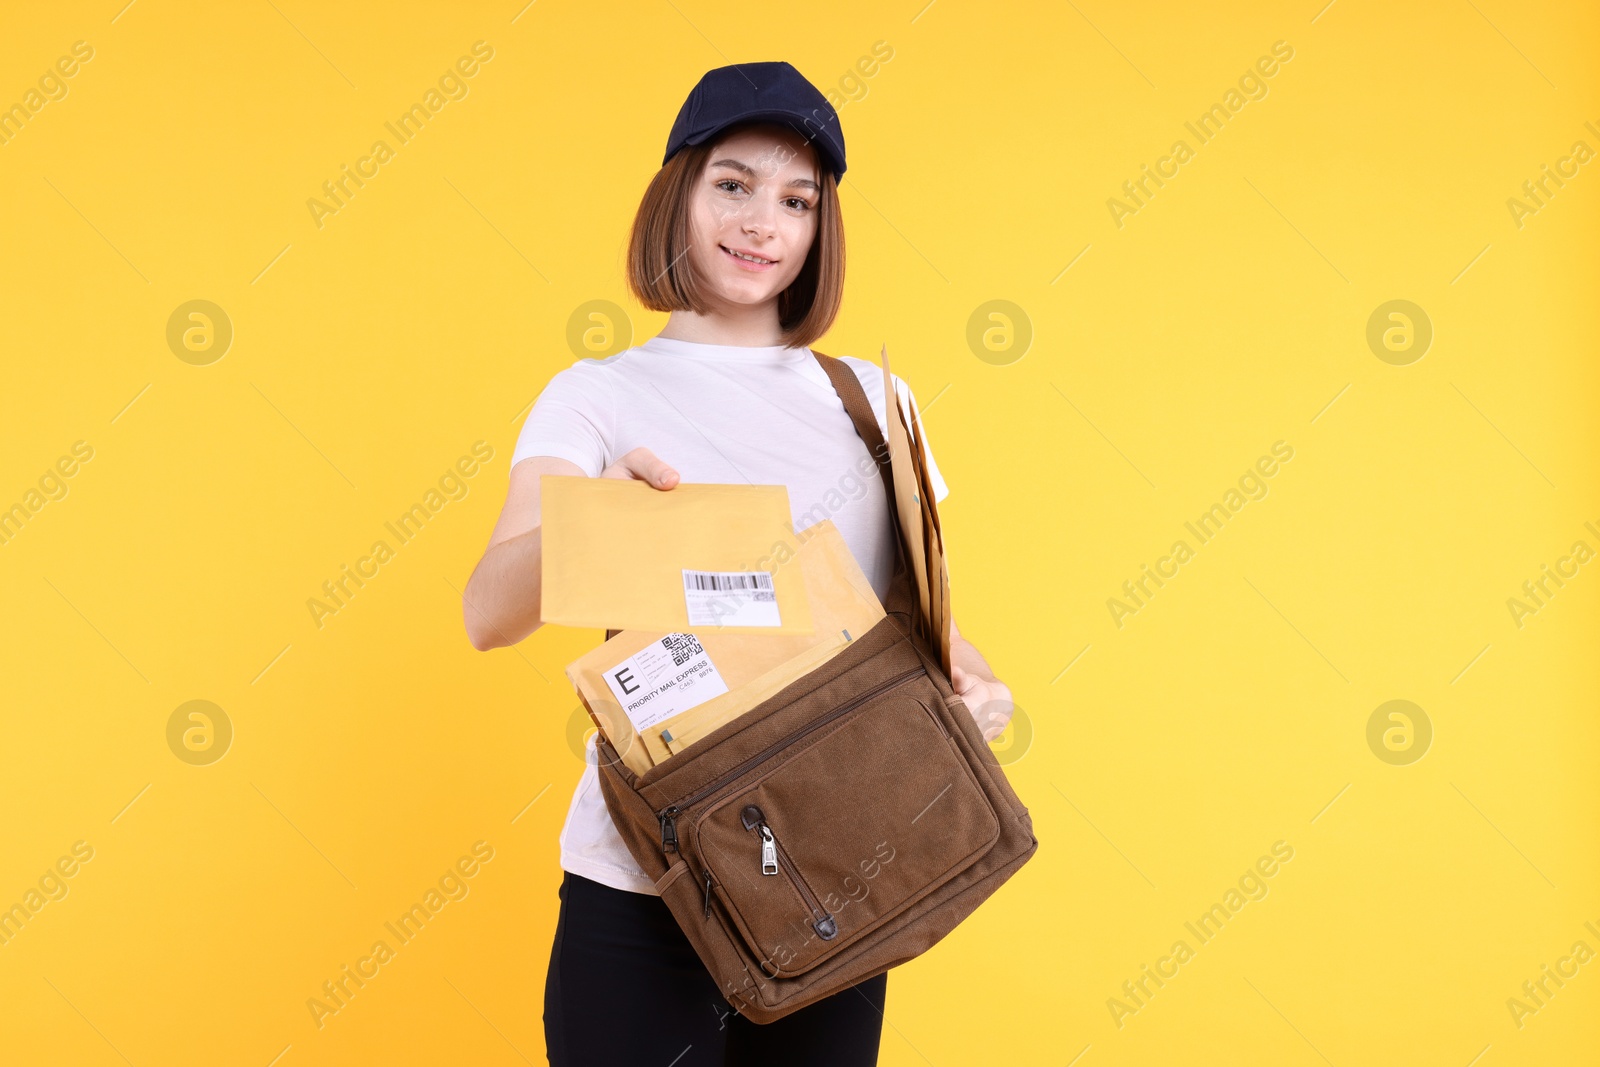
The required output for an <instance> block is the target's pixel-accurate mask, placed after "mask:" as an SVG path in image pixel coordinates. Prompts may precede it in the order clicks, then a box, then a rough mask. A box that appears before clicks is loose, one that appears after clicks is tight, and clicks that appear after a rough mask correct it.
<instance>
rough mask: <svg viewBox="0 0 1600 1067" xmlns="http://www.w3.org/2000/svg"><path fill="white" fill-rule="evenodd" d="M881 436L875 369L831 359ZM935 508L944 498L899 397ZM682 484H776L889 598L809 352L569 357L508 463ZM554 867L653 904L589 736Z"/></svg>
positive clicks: (689, 350)
mask: <svg viewBox="0 0 1600 1067" xmlns="http://www.w3.org/2000/svg"><path fill="white" fill-rule="evenodd" d="M842 358H843V360H844V362H845V364H846V366H848V367H849V368H850V369H851V370H852V371H854V372H855V374H856V377H857V378H858V379H859V380H860V381H861V384H862V387H863V389H864V391H865V392H866V394H867V399H868V400H869V401H871V404H872V409H873V413H874V414H876V415H877V417H878V426H879V428H880V429H881V430H883V432H884V433H885V434H887V432H888V424H887V422H886V421H885V415H886V412H887V408H886V407H885V405H884V395H883V367H882V366H881V364H877V363H872V362H869V361H867V360H864V359H857V358H855V357H854V356H844V357H842ZM895 390H896V392H897V393H898V394H901V396H900V398H899V399H900V403H901V407H902V410H907V411H909V412H910V414H911V416H912V418H914V419H916V421H917V423H918V427H919V432H920V433H921V436H922V441H923V446H924V449H925V450H926V452H927V456H928V474H929V480H930V481H931V482H932V483H933V490H934V500H935V501H941V500H943V499H944V498H945V496H946V495H947V494H948V490H947V489H946V487H945V484H944V478H943V477H942V476H941V475H940V473H939V467H938V465H937V463H935V461H934V458H933V448H932V445H931V444H930V443H929V442H928V438H927V434H926V431H925V430H924V429H922V428H921V413H920V411H919V409H918V408H917V405H916V398H915V397H914V396H913V395H912V394H911V390H910V387H909V386H907V385H906V384H905V383H904V382H902V381H901V380H900V378H899V376H898V375H896V376H895ZM641 445H642V446H644V447H646V448H649V449H650V450H651V451H652V452H654V453H655V454H656V455H657V456H658V457H660V458H661V459H662V460H664V461H665V462H666V463H667V464H668V465H669V466H671V467H672V468H673V469H675V470H676V471H677V472H678V477H679V481H680V482H724V483H734V484H753V485H785V486H787V487H788V490H789V506H790V511H791V514H792V517H793V520H794V529H795V531H796V532H798V531H801V530H804V529H806V528H807V527H809V526H812V525H814V524H815V523H818V522H820V521H822V520H823V519H832V520H833V523H834V525H835V526H837V527H838V528H839V532H840V534H841V535H843V537H844V540H845V543H846V544H847V545H849V547H850V551H851V554H852V555H854V556H855V558H856V562H857V563H858V564H860V565H861V570H862V572H863V573H864V574H865V575H866V576H867V579H868V580H869V581H870V582H871V583H872V587H873V589H874V590H875V591H876V592H877V594H878V599H879V600H884V599H886V598H887V597H888V593H889V581H890V578H891V576H892V575H893V571H894V555H893V547H894V543H893V541H891V540H890V538H891V536H892V531H891V527H890V525H889V508H888V501H887V499H886V497H885V495H884V489H883V483H882V480H881V478H880V477H879V475H878V470H877V464H876V463H875V462H874V460H873V459H872V456H871V454H870V453H869V452H868V451H867V446H866V444H865V443H864V442H863V441H862V440H861V438H860V436H858V435H857V433H856V431H855V425H854V424H853V423H852V422H851V421H850V416H849V414H848V413H847V412H846V411H845V409H844V405H843V403H842V402H841V401H840V399H839V395H838V393H836V392H835V391H834V388H833V383H832V382H831V381H829V379H828V375H827V373H826V372H825V371H824V370H823V369H822V368H821V366H819V365H818V364H817V361H816V359H815V358H814V357H813V356H812V355H811V351H810V349H806V348H784V347H782V346H773V347H766V348H742V347H737V346H732V345H705V344H696V343H692V342H689V341H676V340H670V339H668V338H663V337H653V338H651V339H650V340H648V341H646V342H644V343H643V344H641V345H639V346H638V347H637V348H630V349H628V350H626V351H624V352H620V353H618V354H617V355H615V356H611V357H608V358H606V359H580V360H578V361H577V362H575V363H573V364H572V366H570V367H568V368H566V369H565V370H561V371H558V372H557V373H556V374H555V375H554V376H553V377H552V378H551V379H550V382H549V384H548V385H546V386H545V388H544V391H543V392H542V393H540V394H539V399H538V400H537V401H536V402H535V403H534V405H533V410H532V411H531V412H530V413H529V414H528V418H527V421H526V422H524V423H523V425H522V432H521V434H520V435H519V436H518V438H517V447H516V450H515V451H514V452H513V453H512V457H511V465H512V466H513V467H514V466H516V465H517V463H518V462H520V461H521V460H524V459H527V458H529V457H530V456H557V457H560V458H561V459H567V460H571V461H572V462H573V463H576V464H577V465H578V466H579V467H582V468H583V470H584V473H586V474H588V475H589V476H590V477H591V478H593V477H598V476H599V474H600V472H601V471H602V470H604V469H605V468H606V467H608V466H610V465H611V464H612V463H613V462H615V461H616V459H617V457H619V456H621V455H622V454H623V453H625V452H628V451H630V450H632V449H634V448H638V447H639V446H641ZM561 866H562V868H563V869H564V870H568V871H572V872H573V873H575V874H580V875H583V876H584V877H585V878H591V879H593V880H594V881H597V882H602V883H604V884H606V885H609V886H612V887H614V888H617V889H624V890H630V891H632V892H636V893H647V894H651V895H656V889H655V885H654V883H652V882H651V880H650V879H649V877H647V876H646V875H645V873H644V872H643V871H642V870H640V869H639V866H638V864H637V863H635V862H634V860H633V856H632V855H631V854H630V853H629V852H628V848H627V846H626V845H624V844H623V843H622V838H621V836H619V835H618V833H617V829H616V826H615V824H614V823H613V822H612V821H611V813H610V810H609V809H608V808H607V807H606V804H605V799H604V797H603V796H602V795H601V793H600V782H599V772H598V771H597V769H596V756H595V747H594V737H593V735H592V734H591V735H590V738H589V741H588V745H587V747H586V751H585V767H584V770H583V776H582V777H581V778H580V779H579V780H578V786H577V789H576V790H575V791H574V793H573V797H572V804H571V806H570V807H569V808H568V809H567V821H566V824H565V826H563V827H562V830H561Z"/></svg>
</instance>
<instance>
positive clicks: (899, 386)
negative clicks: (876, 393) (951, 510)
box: [894, 374, 950, 504]
mask: <svg viewBox="0 0 1600 1067" xmlns="http://www.w3.org/2000/svg"><path fill="white" fill-rule="evenodd" d="M894 384H895V391H896V392H898V393H901V394H902V397H901V401H900V403H901V408H902V409H906V408H909V409H910V411H911V417H912V421H913V422H915V424H916V427H917V435H918V436H919V437H921V438H922V451H923V452H924V453H926V455H927V457H928V481H929V482H931V483H932V484H933V502H934V503H935V504H938V503H942V502H943V501H944V498H945V497H947V496H949V495H950V489H949V487H948V486H946V485H945V484H944V475H942V474H940V473H939V463H938V461H937V460H935V459H934V458H933V442H932V441H930V440H929V439H928V427H927V426H925V425H923V422H922V409H921V408H919V407H918V406H917V397H916V394H915V393H913V392H912V391H911V386H909V385H907V384H906V383H905V382H904V381H903V380H902V379H901V378H900V376H899V375H898V374H896V375H894Z"/></svg>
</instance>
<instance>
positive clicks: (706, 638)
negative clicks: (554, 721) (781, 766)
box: [566, 519, 884, 774]
mask: <svg viewBox="0 0 1600 1067" xmlns="http://www.w3.org/2000/svg"><path fill="white" fill-rule="evenodd" d="M800 538H801V543H800V547H799V550H798V551H797V552H795V553H793V554H792V555H791V556H789V557H787V562H786V563H785V564H784V569H785V570H791V571H799V572H801V573H802V574H803V575H804V577H805V583H806V591H807V594H808V596H809V597H810V601H811V609H812V617H813V618H814V619H815V620H816V627H817V629H816V633H814V634H810V635H805V636H787V637H786V636H772V635H757V634H736V633H727V632H719V631H716V630H711V629H705V630H699V631H690V632H689V633H678V634H664V633H659V632H654V631H650V632H645V631H636V630H624V631H622V632H621V633H619V634H617V635H616V636H615V637H613V638H611V640H609V641H607V642H605V643H604V644H602V645H600V646H598V647H596V648H593V649H590V650H589V651H588V652H586V653H584V654H583V655H582V656H581V657H579V658H578V659H576V660H574V661H573V662H572V663H570V664H568V666H567V669H566V672H567V678H568V679H569V680H570V681H571V682H572V685H573V688H574V689H576V690H577V691H578V695H579V696H580V697H581V698H582V699H583V703H584V706H585V707H586V708H587V709H588V711H589V714H590V717H591V718H593V719H594V721H595V725H597V726H599V727H600V729H602V730H603V731H605V734H606V736H607V738H609V739H610V741H611V743H612V745H613V746H614V747H615V748H616V750H617V752H618V754H619V755H620V756H621V757H622V761H623V762H624V763H625V764H627V765H628V767H629V768H631V769H632V770H633V771H634V772H635V773H637V774H643V773H644V772H645V771H646V770H648V769H649V768H650V767H651V766H653V765H655V764H657V763H660V762H661V761H663V760H665V759H668V758H670V757H671V756H672V755H674V754H676V753H678V752H681V751H683V749H684V748H685V747H686V746H688V745H691V744H693V743H694V742H695V741H698V740H699V739H700V738H702V737H704V736H706V735H707V734H709V733H711V732H712V731H713V730H715V729H717V728H718V727H719V726H721V725H722V724H723V723H726V722H728V721H730V720H732V719H735V718H737V717H738V716H740V715H742V714H744V713H745V712H746V711H749V710H750V709H751V708H753V707H755V706H756V705H757V704H759V703H761V702H762V701H763V700H766V699H767V698H768V697H770V696H772V695H773V694H774V693H776V692H778V690H780V689H782V688H783V687H784V686H786V685H788V684H789V683H790V682H792V681H794V680H795V679H797V678H800V677H802V676H803V675H805V674H807V673H809V672H810V671H812V670H815V669H816V668H817V667H818V666H820V665H821V664H823V663H825V662H826V661H827V660H828V659H830V658H832V657H833V656H834V655H835V654H837V653H838V652H839V651H840V650H841V649H842V648H844V647H845V646H847V645H848V644H850V643H851V642H852V641H854V640H856V639H858V638H859V637H860V636H861V635H862V634H864V633H866V632H867V631H868V630H870V629H871V628H872V627H873V626H874V625H875V624H876V623H877V622H878V621H879V620H881V619H882V618H883V617H884V612H883V605H882V604H881V603H880V602H879V601H878V597H877V594H876V593H875V592H874V591H873V588H872V585H871V583H870V582H869V581H868V580H867V577H866V575H865V574H863V573H862V571H861V567H860V565H859V564H858V563H857V562H856V560H855V557H854V556H853V555H852V554H851V552H850V548H849V546H848V545H847V544H845V541H844V537H843V536H842V535H841V534H840V533H839V530H838V528H837V527H836V526H834V524H833V520H831V519H824V520H823V521H822V522H819V523H817V524H816V525H815V526H812V527H809V528H808V529H807V530H805V531H803V532H802V533H801V535H800ZM796 564H798V566H796ZM696 652H698V653H703V656H702V655H698V654H696ZM703 660H709V663H710V668H712V669H707V668H706V666H705V664H704V663H703ZM697 668H698V669H697ZM713 669H714V670H713ZM684 682H690V683H691V688H692V691H691V692H690V693H687V694H685V693H682V692H679V691H678V690H679V688H680V687H681V686H682V685H683V683H684ZM619 696H620V697H621V698H622V699H626V700H628V702H629V704H628V708H627V710H624V707H623V705H622V704H621V703H620V702H619ZM657 697H659V698H660V699H659V700H657V699H655V698H657ZM668 704H681V705H683V709H682V710H678V709H677V708H676V707H673V709H672V713H671V714H670V715H668V714H664V713H663V705H668ZM635 719H637V720H639V721H640V722H641V723H647V725H645V727H644V728H643V729H635V726H634V721H633V720H635Z"/></svg>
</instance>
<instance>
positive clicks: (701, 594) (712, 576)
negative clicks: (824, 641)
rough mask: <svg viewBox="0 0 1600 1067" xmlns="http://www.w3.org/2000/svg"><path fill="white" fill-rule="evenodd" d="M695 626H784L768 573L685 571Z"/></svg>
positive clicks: (687, 602)
mask: <svg viewBox="0 0 1600 1067" xmlns="http://www.w3.org/2000/svg"><path fill="white" fill-rule="evenodd" d="M683 599H684V602H685V605H686V606H687V607H688V610H689V624H690V625H691V626H782V625H783V620H782V619H781V618H780V617H779V614H778V594H777V589H776V587H775V586H774V585H773V583H772V574H771V573H770V572H768V571H696V570H690V569H689V568H687V567H685V568H684V570H683Z"/></svg>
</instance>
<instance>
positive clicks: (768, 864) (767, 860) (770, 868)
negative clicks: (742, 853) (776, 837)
mask: <svg viewBox="0 0 1600 1067" xmlns="http://www.w3.org/2000/svg"><path fill="white" fill-rule="evenodd" d="M760 830H761V873H762V874H777V873H778V845H777V842H775V841H773V839H772V827H770V826H768V825H767V824H766V823H762V824H761V826H760Z"/></svg>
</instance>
